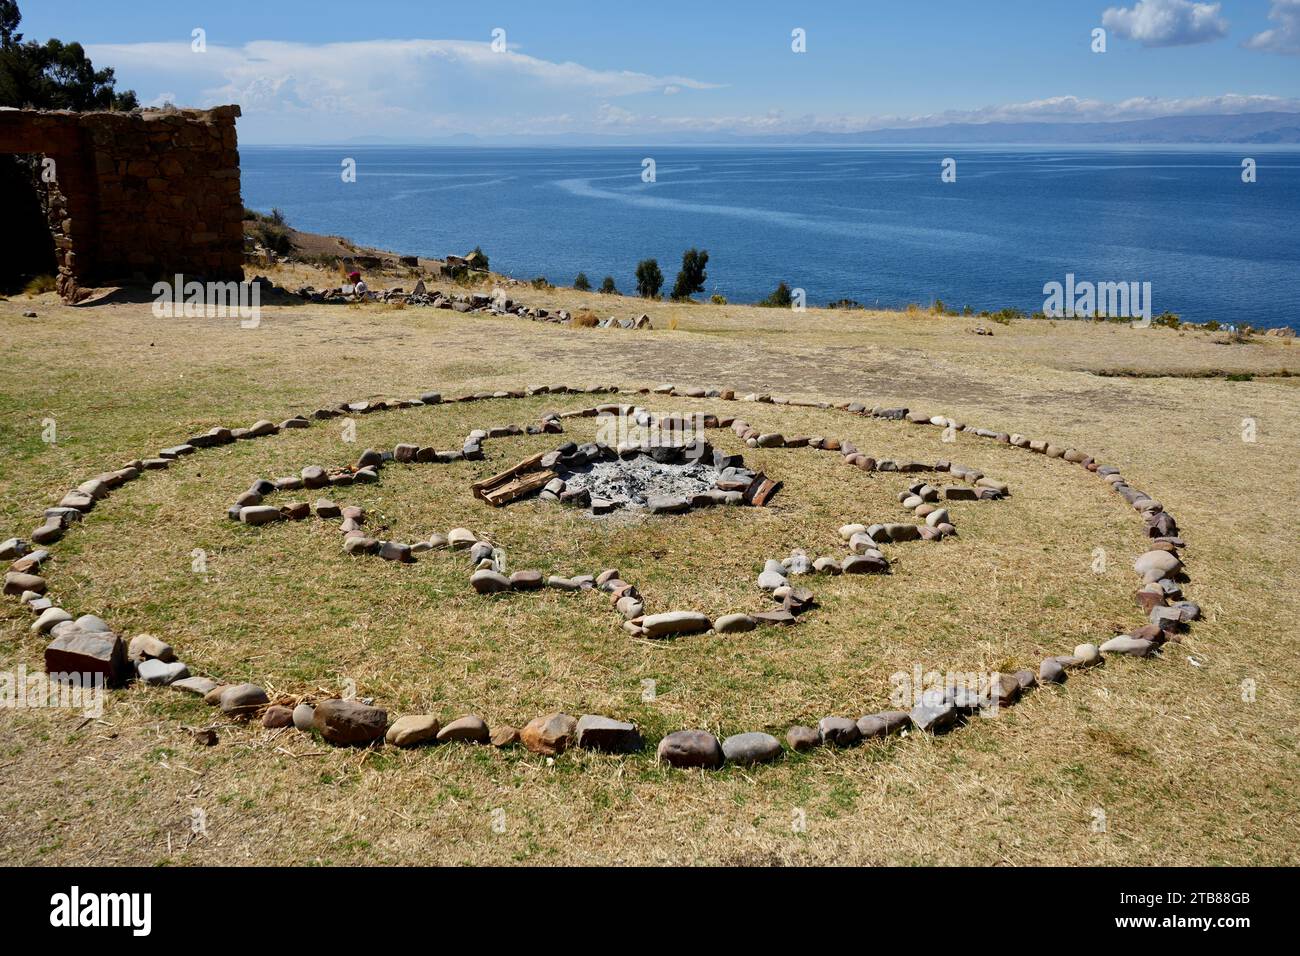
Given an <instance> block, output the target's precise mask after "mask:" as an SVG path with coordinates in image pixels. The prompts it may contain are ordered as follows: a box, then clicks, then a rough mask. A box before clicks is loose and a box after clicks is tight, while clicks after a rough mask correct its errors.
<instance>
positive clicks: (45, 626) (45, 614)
mask: <svg viewBox="0 0 1300 956" xmlns="http://www.w3.org/2000/svg"><path fill="white" fill-rule="evenodd" d="M71 620H72V615H71V614H69V613H68V612H67V611H65V610H63V608H61V607H51V608H47V609H46V610H44V611H42V612H41V616H40V617H38V618H37V619H36V620H35V621H33V622H32V630H33V631H35V632H36V633H37V634H46V633H48V632H49V631H50V629H51V628H53V627H54V625H55V624H61V623H63V622H64V621H71Z"/></svg>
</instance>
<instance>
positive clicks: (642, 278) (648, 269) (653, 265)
mask: <svg viewBox="0 0 1300 956" xmlns="http://www.w3.org/2000/svg"><path fill="white" fill-rule="evenodd" d="M663 287H664V274H663V273H662V272H661V271H660V270H659V263H658V261H656V260H654V259H642V260H641V261H640V262H638V263H637V264H636V294H637V295H639V296H641V298H643V299H657V298H659V290H660V289H662V288H663Z"/></svg>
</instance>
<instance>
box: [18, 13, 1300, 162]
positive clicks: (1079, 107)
mask: <svg viewBox="0 0 1300 956" xmlns="http://www.w3.org/2000/svg"><path fill="white" fill-rule="evenodd" d="M20 5H21V6H22V8H23V14H24V20H23V26H22V30H23V32H24V34H25V35H26V36H27V37H29V38H34V39H44V38H46V37H50V36H57V37H59V38H61V39H64V40H73V39H75V40H79V41H81V42H82V43H83V44H85V45H86V46H87V47H88V49H89V50H90V52H91V55H92V56H93V57H94V59H95V62H96V64H97V65H100V66H109V65H111V66H113V67H115V68H116V70H117V72H118V75H119V77H120V79H121V81H122V82H123V84H124V85H126V86H129V87H132V88H134V89H135V90H136V91H137V92H138V93H139V94H140V97H141V99H142V100H143V101H144V102H146V103H161V102H163V101H172V102H175V103H177V104H178V105H212V104H214V103H217V102H238V103H240V104H241V105H242V106H243V108H244V119H243V120H242V121H241V123H240V128H241V130H240V131H241V140H242V141H244V142H304V143H305V142H321V141H330V142H336V141H338V140H339V138H340V134H346V135H349V136H351V135H355V136H364V135H381V136H390V137H407V138H412V139H418V138H428V137H437V136H444V135H452V134H456V133H462V132H475V133H479V134H487V135H501V136H508V135H515V134H530V133H556V132H561V133H564V132H573V133H589V134H602V133H605V134H609V133H617V134H621V135H638V136H645V137H648V138H653V137H654V136H656V135H662V134H665V133H680V132H692V133H699V132H706V133H707V132H725V131H729V132H738V133H761V132H779V133H798V132H803V131H807V130H813V129H819V130H852V129H869V128H878V127H881V126H905V125H920V124H927V123H934V122H946V121H959V122H960V121H981V120H1005V119H1026V120H1031V119H1042V120H1062V119H1065V120H1095V119H1127V118H1141V117H1145V116H1151V115H1168V114H1173V113H1193V112H1240V111H1243V110H1257V109H1285V110H1300V0H1223V2H1221V3H1198V2H1194V0H1117V2H1112V3H1106V2H1093V0H996V2H983V3H975V2H970V0H931V2H926V3H917V2H905V0H855V2H841V0H822V2H818V3H816V4H794V3H790V2H785V3H776V2H763V0H746V2H724V0H715V2H707V0H703V2H702V0H693V2H689V3H683V2H676V0H656V2H654V3H641V2H611V0H605V2H599V3H597V2H577V0H548V2H539V0H531V2H513V0H511V2H506V0H484V2H478V3H466V2H459V3H454V4H453V3H441V2H416V0H368V2H358V0H346V2H340V0H310V2H308V0H257V2H253V0H222V2H207V3H186V2H178V0H170V2H167V0H130V2H106V0H25V2H22V0H20ZM1103 26H1104V28H1105V29H1106V31H1107V37H1106V41H1107V42H1106V45H1107V50H1106V52H1105V53H1104V54H1097V53H1093V52H1092V50H1091V49H1090V44H1091V42H1092V37H1091V31H1092V30H1093V29H1094V28H1097V27H1103ZM796 27H798V28H802V29H803V30H805V31H806V35H807V52H805V53H794V52H792V50H791V31H792V30H793V29H794V28H796ZM196 28H201V29H202V30H203V31H204V34H205V40H206V50H205V51H204V52H194V51H193V49H192V31H193V30H194V29H196ZM496 29H500V30H504V31H505V34H504V39H505V41H506V49H505V50H504V52H502V51H494V50H493V49H492V46H491V43H492V38H493V30H496Z"/></svg>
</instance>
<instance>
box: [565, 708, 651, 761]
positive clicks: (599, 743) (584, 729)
mask: <svg viewBox="0 0 1300 956" xmlns="http://www.w3.org/2000/svg"><path fill="white" fill-rule="evenodd" d="M575 739H576V740H577V744H578V746H579V747H583V748H586V749H588V750H603V751H607V752H609V753H632V752H633V751H637V750H640V749H641V746H642V741H641V732H640V731H639V730H637V727H636V724H633V723H628V722H627V721H623V720H614V719H613V718H612V717H602V716H600V715H599V714H583V715H582V716H581V717H580V718H578V725H577V729H576V738H575Z"/></svg>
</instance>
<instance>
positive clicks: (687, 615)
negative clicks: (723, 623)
mask: <svg viewBox="0 0 1300 956" xmlns="http://www.w3.org/2000/svg"><path fill="white" fill-rule="evenodd" d="M712 626H713V625H712V622H710V621H709V618H708V617H707V616H706V615H704V614H701V613H700V612H699V611H665V612H664V613H662V614H651V615H649V616H648V617H645V618H643V619H642V620H641V627H642V628H644V629H645V633H646V636H647V637H672V636H675V635H678V634H699V633H702V632H704V631H707V630H708V629H709V628H710V627H712Z"/></svg>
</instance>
